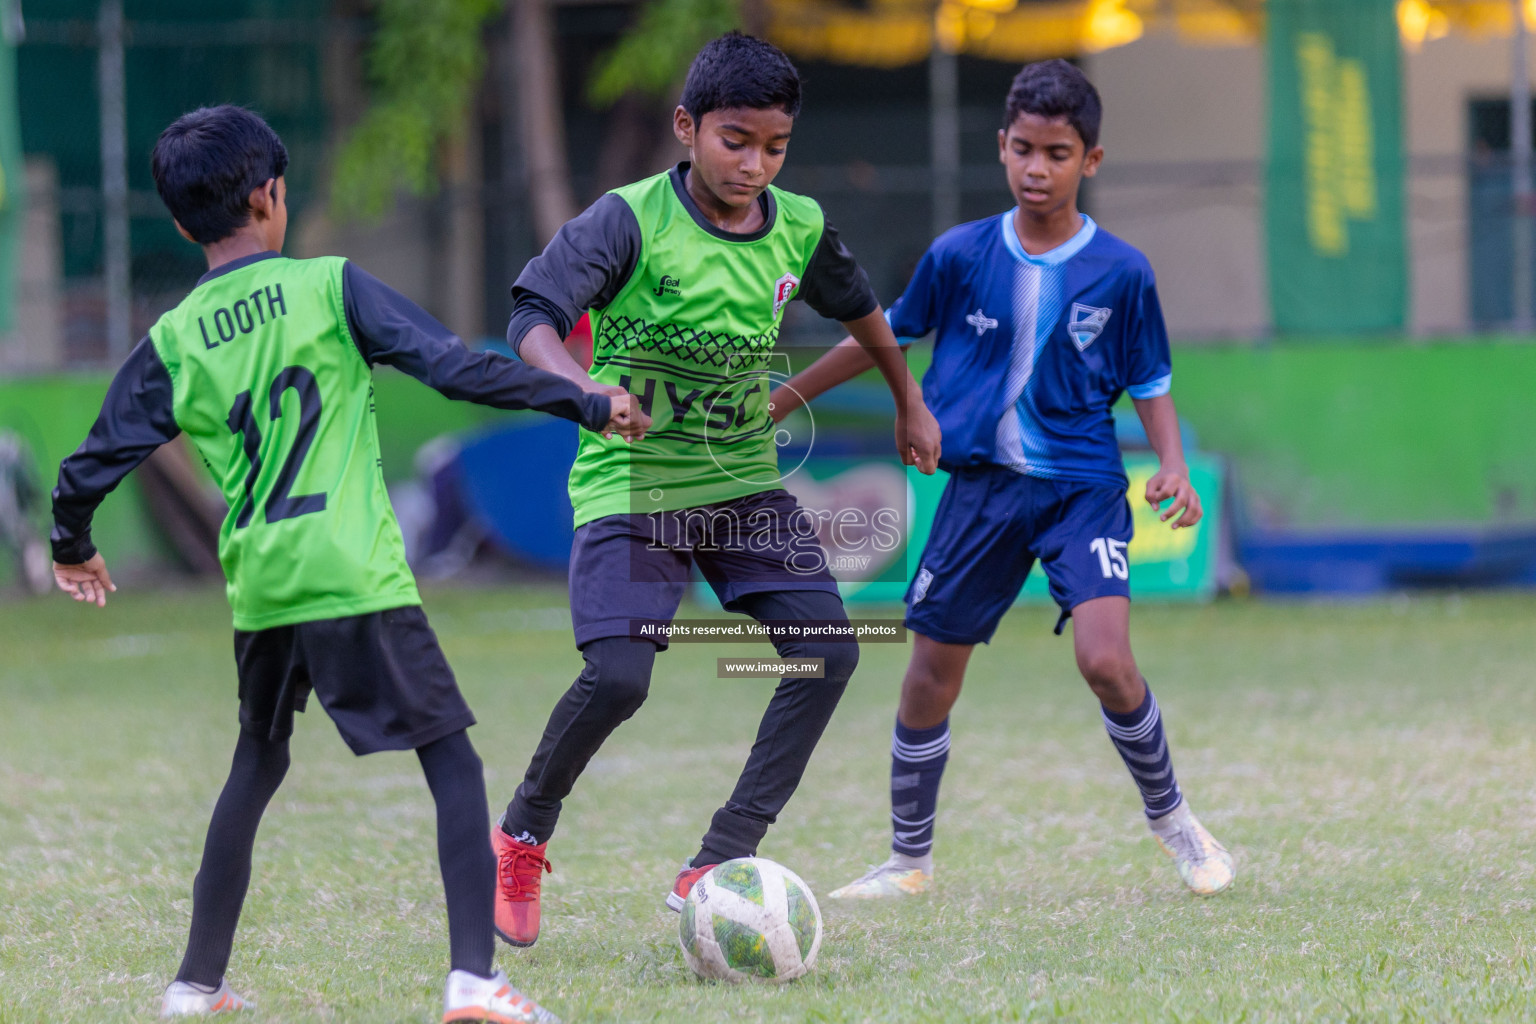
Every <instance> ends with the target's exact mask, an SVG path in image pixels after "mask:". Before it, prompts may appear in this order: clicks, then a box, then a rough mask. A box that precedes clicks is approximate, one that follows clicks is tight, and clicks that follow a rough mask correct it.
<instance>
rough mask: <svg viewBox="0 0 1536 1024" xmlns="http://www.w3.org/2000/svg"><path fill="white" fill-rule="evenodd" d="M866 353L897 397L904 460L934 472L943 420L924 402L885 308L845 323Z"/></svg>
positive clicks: (898, 432)
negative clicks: (940, 420)
mask: <svg viewBox="0 0 1536 1024" xmlns="http://www.w3.org/2000/svg"><path fill="white" fill-rule="evenodd" d="M843 326H844V327H845V328H847V330H848V333H849V334H850V335H852V336H853V340H854V341H856V342H858V343H859V347H860V349H862V350H863V352H864V354H865V355H867V356H868V357H869V358H870V359H872V360H873V361H874V364H875V369H877V370H879V371H880V376H882V377H884V378H885V385H886V387H888V388H890V389H891V397H892V398H894V399H895V400H896V450H897V452H899V453H900V454H901V461H902V462H904V463H906V464H907V465H909V466H916V467H917V468H918V470H919V471H920V472H923V473H926V474H929V475H932V474H933V472H934V471H935V470H936V469H938V468H939V443H940V437H939V421H938V420H936V419H934V418H933V413H931V412H929V411H928V406H927V405H926V404H925V403H924V402H923V389H922V386H921V385H920V384H918V383H917V380H916V379H915V378H914V377H913V376H912V371H911V370H909V369H907V361H906V360H905V359H904V358H902V354H901V346H900V345H899V344H897V342H896V335H894V334H892V333H891V325H890V324H889V323H887V322H886V320H885V312H884V311H883V310H882V309H881V308H880V307H879V306H876V307H875V309H874V312H872V313H868V314H866V315H865V316H861V317H859V318H858V319H857V320H849V321H845V322H844V323H843Z"/></svg>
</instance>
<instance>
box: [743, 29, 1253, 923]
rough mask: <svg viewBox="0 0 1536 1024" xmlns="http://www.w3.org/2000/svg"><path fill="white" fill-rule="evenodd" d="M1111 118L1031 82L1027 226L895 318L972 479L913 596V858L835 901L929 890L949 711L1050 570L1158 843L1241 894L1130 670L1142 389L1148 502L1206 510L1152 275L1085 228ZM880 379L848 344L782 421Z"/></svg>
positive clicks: (924, 270) (958, 251) (949, 242)
mask: <svg viewBox="0 0 1536 1024" xmlns="http://www.w3.org/2000/svg"><path fill="white" fill-rule="evenodd" d="M1101 114H1102V106H1101V104H1100V101H1099V95H1098V92H1097V91H1096V90H1095V89H1094V87H1093V86H1092V85H1091V84H1090V83H1089V82H1088V80H1087V79H1086V78H1085V77H1084V76H1083V74H1082V72H1080V71H1079V70H1078V69H1077V68H1075V67H1073V66H1072V65H1070V64H1068V63H1067V62H1065V61H1060V60H1052V61H1044V62H1041V63H1038V64H1031V65H1028V66H1026V67H1025V68H1024V69H1023V70H1022V71H1021V72H1020V73H1019V75H1018V76H1017V77H1016V78H1015V79H1014V81H1013V87H1012V89H1011V90H1010V91H1009V94H1008V104H1007V112H1006V119H1005V123H1004V127H1003V129H1002V130H1001V131H999V132H998V152H999V160H1000V161H1001V162H1002V164H1003V167H1004V168H1005V169H1006V172H1007V178H1008V185H1009V188H1010V190H1011V191H1012V192H1013V195H1014V198H1015V200H1016V202H1017V206H1016V208H1015V209H1013V210H1010V211H1009V212H1007V213H1005V214H1003V215H1001V216H998V217H989V218H987V219H985V220H980V221H975V222H972V223H970V224H962V225H960V226H959V227H957V228H954V229H952V230H950V231H948V232H946V233H945V234H943V235H942V236H940V237H939V239H938V240H937V241H935V242H934V243H933V245H932V246H931V247H929V249H928V252H927V253H926V254H925V255H924V256H923V258H922V261H921V262H920V263H919V264H918V267H917V270H916V272H915V273H914V274H913V276H912V281H911V283H910V284H909V285H908V286H907V290H906V291H905V292H904V293H903V294H902V296H901V298H900V299H898V300H897V301H896V302H895V303H894V304H893V305H892V306H891V309H890V313H889V314H888V315H889V318H890V321H891V326H892V328H893V329H894V330H895V333H896V334H897V336H898V337H900V338H902V339H903V340H904V342H909V341H910V340H911V339H915V338H919V337H922V336H923V335H926V334H928V333H929V332H930V331H931V332H934V333H935V339H934V352H933V366H932V368H931V369H930V370H929V371H928V373H927V375H926V376H925V377H924V379H923V398H924V400H925V401H926V402H927V404H928V407H929V408H930V409H931V410H932V411H933V413H934V415H935V416H936V417H938V420H939V425H940V427H941V429H942V431H943V436H944V450H943V455H942V457H941V459H940V465H941V466H943V467H944V468H945V469H947V470H948V471H949V472H950V474H951V477H950V481H949V485H948V487H947V488H946V489H945V492H944V496H943V498H942V499H941V500H940V502H939V507H938V510H937V513H936V514H935V516H934V522H933V529H932V532H931V534H930V536H929V539H928V545H927V547H926V548H925V549H924V551H923V555H922V560H921V562H920V564H919V567H918V572H917V575H916V577H915V578H914V579H913V581H912V584H911V586H910V587H909V589H908V591H907V609H908V610H907V618H906V624H907V627H908V628H909V629H911V630H912V631H913V633H914V634H915V640H914V644H913V654H912V660H911V662H910V664H909V665H908V666H907V673H906V677H905V679H904V680H903V681H902V687H901V704H900V707H899V709H898V712H897V719H896V730H895V736H894V739H893V742H892V746H891V824H892V830H893V832H894V837H893V839H892V843H891V846H892V854H891V857H890V859H889V860H887V861H886V862H885V863H884V864H881V865H880V866H878V867H876V868H875V869H873V870H872V871H870V872H869V873H868V874H866V875H865V876H863V877H862V878H859V879H857V880H855V881H854V882H852V883H850V884H849V885H846V886H844V887H843V888H841V889H838V890H836V891H835V892H833V893H832V895H833V897H841V898H848V897H856V898H858V897H880V896H899V895H904V894H910V893H917V892H922V891H923V890H925V889H927V887H928V885H929V883H930V881H931V880H932V877H933V853H932V848H933V828H934V819H935V815H936V812H937V807H938V791H939V780H940V777H941V776H942V774H943V771H944V764H945V761H946V760H947V757H948V752H949V711H950V708H951V707H953V706H954V703H955V700H956V698H958V697H959V695H960V686H961V683H962V681H963V680H964V677H965V667H966V664H967V662H968V661H969V660H970V656H971V651H972V650H973V649H974V647H975V645H976V644H978V643H986V642H988V641H990V640H991V638H992V634H993V632H994V631H995V630H996V628H997V624H998V621H999V620H1000V619H1001V618H1002V617H1003V614H1004V613H1005V612H1006V611H1007V610H1008V608H1009V606H1010V605H1012V604H1013V601H1014V599H1015V597H1017V595H1018V593H1019V589H1020V587H1022V586H1023V583H1024V579H1025V577H1026V576H1027V575H1028V574H1029V570H1030V568H1031V566H1032V565H1033V564H1034V562H1035V560H1036V559H1038V560H1039V561H1040V563H1041V565H1042V567H1043V568H1044V569H1045V574H1046V576H1047V578H1048V579H1049V581H1050V591H1051V596H1052V597H1053V598H1054V599H1055V600H1056V603H1057V604H1058V605H1059V606H1060V607H1061V617H1060V619H1059V620H1058V622H1057V625H1056V631H1057V632H1058V633H1060V632H1061V630H1062V628H1063V626H1064V625H1065V624H1066V620H1067V619H1068V618H1069V617H1070V618H1071V619H1072V620H1073V623H1074V625H1073V630H1072V638H1073V646H1074V648H1075V650H1076V654H1077V664H1078V668H1079V669H1080V670H1081V671H1082V674H1083V678H1084V679H1086V680H1087V682H1088V686H1089V687H1090V688H1091V689H1092V690H1093V692H1094V695H1095V696H1097V697H1098V698H1099V702H1100V704H1101V705H1102V708H1103V716H1104V726H1105V728H1106V730H1107V731H1108V732H1109V737H1110V740H1111V741H1112V742H1113V743H1114V745H1115V748H1116V749H1117V750H1118V751H1119V752H1120V755H1121V757H1122V758H1123V759H1124V760H1125V764H1126V767H1127V768H1129V769H1130V772H1131V777H1132V778H1133V779H1134V780H1135V782H1136V784H1137V786H1138V788H1139V789H1140V790H1141V796H1142V801H1143V803H1144V804H1145V807H1146V814H1147V819H1148V823H1149V824H1150V826H1151V829H1152V833H1153V835H1154V836H1155V837H1156V839H1157V841H1158V844H1159V845H1160V846H1161V847H1162V849H1163V850H1164V852H1166V853H1167V854H1168V855H1169V856H1170V857H1171V858H1172V859H1173V861H1174V863H1175V865H1176V866H1177V868H1178V872H1179V875H1180V877H1181V878H1182V879H1183V881H1184V884H1185V885H1187V886H1188V887H1189V888H1190V890H1191V891H1193V892H1195V893H1197V894H1200V895H1211V894H1214V893H1217V892H1220V891H1221V890H1222V889H1225V888H1226V887H1227V886H1228V885H1230V884H1231V883H1232V878H1233V865H1232V858H1231V855H1230V854H1228V853H1227V851H1226V849H1225V848H1223V847H1222V845H1221V844H1220V843H1218V842H1216V840H1215V839H1214V838H1213V837H1212V836H1211V834H1210V833H1209V832H1208V831H1206V829H1205V828H1204V827H1203V826H1202V825H1201V824H1200V822H1199V821H1198V820H1197V819H1196V818H1195V816H1194V815H1193V814H1192V813H1191V812H1190V810H1189V805H1188V803H1187V802H1186V801H1185V800H1184V796H1183V794H1182V792H1181V791H1180V789H1179V785H1178V782H1177V781H1176V779H1175V778H1174V773H1173V764H1172V761H1171V760H1170V758H1169V754H1168V746H1167V742H1166V741H1165V739H1164V734H1163V725H1162V718H1161V715H1160V714H1159V712H1158V705H1157V701H1156V699H1155V698H1154V697H1153V696H1152V691H1151V690H1150V689H1149V688H1148V687H1147V685H1146V681H1145V680H1144V679H1143V678H1142V676H1141V672H1140V671H1139V670H1138V669H1137V667H1136V660H1135V658H1134V657H1133V656H1132V654H1131V644H1130V586H1129V580H1128V577H1129V575H1130V574H1129V571H1128V567H1127V564H1126V558H1125V551H1126V546H1127V545H1128V544H1129V543H1130V540H1131V529H1132V527H1131V509H1130V504H1129V502H1128V501H1127V498H1126V488H1127V481H1126V477H1125V470H1124V467H1123V466H1122V464H1121V460H1120V450H1119V447H1118V446H1117V444H1116V441H1115V426H1114V416H1113V413H1112V409H1113V407H1114V404H1115V402H1116V401H1117V400H1118V399H1119V397H1120V395H1121V393H1122V392H1126V391H1128V392H1130V395H1131V398H1132V400H1133V401H1134V403H1135V406H1136V412H1137V414H1138V415H1139V416H1140V417H1141V421H1142V423H1143V424H1144V425H1145V427H1146V430H1147V438H1148V440H1149V441H1150V442H1151V445H1152V448H1153V450H1154V451H1156V452H1157V455H1158V458H1159V459H1160V460H1161V466H1160V469H1159V471H1158V472H1157V474H1156V475H1154V476H1153V477H1152V479H1151V480H1150V481H1148V483H1147V488H1146V495H1145V497H1146V500H1147V502H1148V503H1150V504H1151V505H1152V506H1153V507H1154V508H1161V506H1162V503H1163V502H1170V503H1169V505H1168V507H1167V508H1166V509H1164V510H1163V511H1162V512H1161V519H1162V520H1163V521H1164V522H1168V521H1170V520H1171V521H1172V528H1173V529H1179V528H1181V527H1189V526H1193V525H1195V523H1197V522H1199V521H1200V516H1201V509H1200V497H1199V495H1198V494H1196V493H1195V489H1194V487H1193V486H1191V484H1190V482H1189V472H1188V469H1187V468H1186V466H1185V463H1184V452H1183V446H1182V444H1181V443H1180V439H1179V428H1178V416H1177V415H1176V413H1175V412H1174V407H1173V399H1172V398H1171V397H1170V395H1169V387H1170V384H1171V381H1172V372H1171V369H1170V366H1169V356H1168V336H1167V332H1166V329H1165V328H1164V325H1163V317H1162V311H1161V309H1160V307H1159V305H1158V300H1157V290H1156V287H1155V285H1154V282H1153V276H1152V269H1151V267H1150V266H1149V265H1148V264H1147V261H1146V258H1145V257H1144V256H1142V254H1141V253H1140V252H1138V251H1137V250H1135V249H1133V248H1132V247H1131V246H1129V245H1127V244H1126V243H1124V242H1122V241H1120V240H1119V239H1117V238H1115V237H1114V236H1112V235H1110V234H1109V233H1108V232H1107V231H1104V230H1103V229H1102V228H1100V227H1098V226H1097V225H1096V224H1095V223H1094V222H1093V221H1092V220H1091V219H1090V218H1089V217H1088V216H1087V215H1085V214H1083V213H1080V212H1079V211H1078V209H1077V193H1078V189H1079V187H1080V185H1081V184H1082V180H1083V179H1084V178H1086V177H1091V176H1093V175H1094V174H1095V173H1096V172H1097V170H1098V167H1099V163H1100V161H1101V160H1102V159H1103V156H1104V150H1103V149H1102V148H1101V147H1100V146H1099V145H1098V137H1099V121H1100V118H1101ZM868 367H869V362H868V360H867V357H865V356H864V355H863V353H862V350H860V349H859V348H857V347H856V346H852V345H850V344H849V343H848V342H847V341H845V342H843V343H842V344H841V345H839V346H837V347H836V348H834V349H833V350H832V351H831V352H829V353H828V354H827V355H825V356H823V357H822V358H821V359H819V360H818V361H817V362H816V363H814V364H813V365H812V366H810V367H808V368H807V369H806V370H805V371H803V372H802V373H800V374H799V375H797V376H795V377H793V378H791V379H790V380H789V381H788V382H787V383H786V385H785V386H783V387H781V388H779V389H778V390H776V391H775V393H774V395H773V402H774V405H773V407H772V408H773V410H774V412H773V414H774V416H775V417H776V418H782V417H783V416H785V415H787V414H788V413H789V412H790V411H792V410H793V409H794V408H796V407H798V406H799V405H800V404H801V403H802V402H803V401H809V400H810V399H811V398H812V397H814V396H816V395H818V394H820V393H822V392H823V391H826V390H827V389H828V388H830V387H833V386H835V385H837V384H839V383H841V382H843V381H845V380H848V379H850V378H851V377H853V376H855V375H856V374H859V373H862V372H863V371H864V370H865V369H867V368H868ZM1170 499H1171V501H1170Z"/></svg>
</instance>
